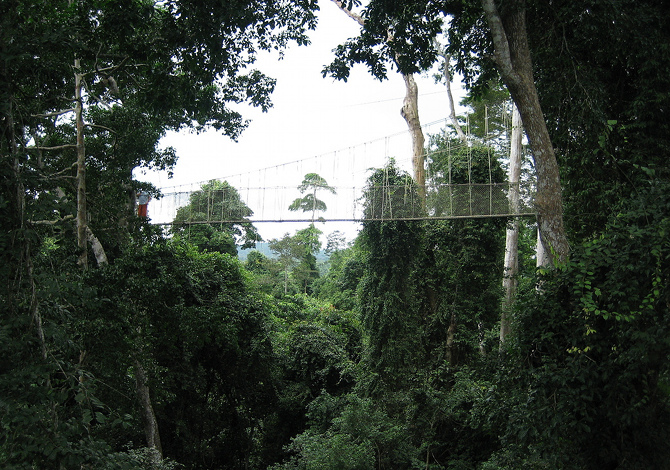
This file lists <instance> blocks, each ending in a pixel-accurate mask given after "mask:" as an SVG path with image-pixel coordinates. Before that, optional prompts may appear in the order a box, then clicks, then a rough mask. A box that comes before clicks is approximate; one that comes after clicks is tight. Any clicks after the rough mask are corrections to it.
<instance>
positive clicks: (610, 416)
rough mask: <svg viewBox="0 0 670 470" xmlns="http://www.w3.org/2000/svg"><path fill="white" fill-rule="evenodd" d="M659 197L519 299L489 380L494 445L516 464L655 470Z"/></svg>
mask: <svg viewBox="0 0 670 470" xmlns="http://www.w3.org/2000/svg"><path fill="white" fill-rule="evenodd" d="M667 190H668V185H667V183H661V182H658V181H655V182H652V183H651V184H650V185H649V186H648V187H647V188H646V189H645V190H644V191H643V192H642V191H641V194H640V196H639V198H637V199H635V200H633V201H631V202H630V203H629V204H627V205H626V207H625V208H622V211H621V212H620V213H619V214H618V215H617V216H615V217H612V218H611V219H610V222H609V224H608V226H607V229H606V230H605V231H603V232H602V234H600V235H599V236H597V237H595V238H594V239H592V240H590V241H588V242H585V243H584V244H583V245H582V246H580V247H575V250H574V255H573V256H572V259H571V261H570V263H569V264H568V265H567V266H564V267H563V268H562V269H560V270H558V271H556V272H549V273H546V274H545V275H544V276H543V277H542V279H541V290H539V291H537V292H536V293H533V292H529V293H528V295H527V297H528V298H527V300H526V301H525V302H524V303H523V304H522V307H521V308H520V310H519V313H518V314H517V315H518V320H517V321H518V325H517V326H516V331H518V332H519V334H518V338H517V341H518V343H517V345H516V346H515V348H514V350H512V351H511V352H513V353H514V354H512V356H511V358H510V362H509V363H508V365H507V368H506V371H505V373H504V374H502V375H501V376H500V384H501V386H502V387H505V388H506V390H508V392H507V397H506V398H504V399H506V400H509V403H508V404H507V405H504V408H506V409H507V410H509V411H508V412H505V413H502V415H503V416H499V417H498V419H500V420H501V421H500V422H501V423H503V422H506V423H507V424H506V425H505V433H504V434H503V440H502V442H503V444H504V445H505V448H506V449H507V450H508V451H509V452H511V453H512V454H515V455H516V458H517V459H522V460H524V459H525V460H528V459H531V460H533V459H534V460H538V459H539V461H541V462H544V466H546V467H547V468H557V467H562V468H593V469H595V468H619V467H622V466H625V467H626V468H655V467H663V466H664V465H665V463H664V462H666V461H667V454H666V452H665V447H664V446H663V445H662V444H661V443H662V442H664V441H665V440H666V439H667V435H668V430H669V429H670V428H669V427H668V425H669V424H670V402H669V401H668V398H669V396H668V394H667V385H666V382H667V377H668V371H667V358H668V354H670V342H669V341H668V339H667V338H668V334H667V333H668V329H669V328H670V323H668V319H669V318H670V316H669V315H668V313H669V312H668V298H669V293H668V292H667V286H668V282H667V279H668V275H670V264H669V261H670V244H668V237H667V233H668V232H667V230H668V227H669V225H668V223H669V219H668V208H670V206H668V196H667V194H668V191H667ZM522 405H523V406H522ZM501 409H502V407H501ZM515 444H520V445H521V448H516V447H514V445H515ZM525 446H527V447H525ZM524 448H526V449H528V450H527V451H526V450H522V449H524ZM568 455H569V456H570V458H569V460H568V459H567V458H566V456H568ZM508 457H509V455H508Z"/></svg>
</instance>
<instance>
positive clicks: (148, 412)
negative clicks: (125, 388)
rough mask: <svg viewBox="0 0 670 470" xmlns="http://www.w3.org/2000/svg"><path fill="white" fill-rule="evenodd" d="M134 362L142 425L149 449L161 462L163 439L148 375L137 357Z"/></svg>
mask: <svg viewBox="0 0 670 470" xmlns="http://www.w3.org/2000/svg"><path fill="white" fill-rule="evenodd" d="M134 362H135V364H134V365H135V387H136V392H137V399H138V400H139V404H140V413H141V414H142V423H143V424H144V436H145V438H146V441H147V447H149V448H150V449H153V450H154V451H155V452H156V453H157V457H158V460H161V459H162V458H163V448H162V447H161V438H160V435H159V433H158V423H157V421H156V415H155V414H154V408H153V406H152V405H151V395H150V394H149V386H148V385H147V374H146V372H145V371H144V367H143V366H142V363H141V362H140V360H139V359H138V358H137V357H136V358H135V360H134Z"/></svg>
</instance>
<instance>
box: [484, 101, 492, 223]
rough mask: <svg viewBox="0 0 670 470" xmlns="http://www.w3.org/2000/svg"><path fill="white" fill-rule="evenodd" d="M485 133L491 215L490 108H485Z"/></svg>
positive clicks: (490, 210) (490, 212)
mask: <svg viewBox="0 0 670 470" xmlns="http://www.w3.org/2000/svg"><path fill="white" fill-rule="evenodd" d="M484 126H485V128H484V132H485V133H486V134H485V136H486V137H485V138H484V142H485V143H486V154H487V156H488V160H489V214H493V177H492V174H491V143H490V141H489V107H488V106H485V107H484Z"/></svg>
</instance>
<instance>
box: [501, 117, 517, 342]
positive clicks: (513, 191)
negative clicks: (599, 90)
mask: <svg viewBox="0 0 670 470" xmlns="http://www.w3.org/2000/svg"><path fill="white" fill-rule="evenodd" d="M521 126H522V124H521V116H520V115H519V110H518V109H517V107H516V106H514V105H512V137H511V139H510V156H509V185H510V192H509V205H510V211H511V212H512V213H513V214H518V213H519V180H520V177H521V131H522V129H521ZM518 273H519V219H518V218H517V217H514V218H513V219H512V221H511V223H510V225H508V227H507V233H506V236H505V273H504V277H503V289H504V291H505V294H504V295H505V297H504V298H503V305H502V312H501V316H500V347H501V348H502V345H503V343H504V342H505V337H506V336H507V335H508V334H509V333H510V331H511V325H510V314H511V311H512V304H513V303H514V299H515V297H516V288H517V282H518V280H517V275H518Z"/></svg>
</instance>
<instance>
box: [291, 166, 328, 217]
mask: <svg viewBox="0 0 670 470" xmlns="http://www.w3.org/2000/svg"><path fill="white" fill-rule="evenodd" d="M298 190H300V194H305V193H306V192H308V191H309V192H308V193H307V194H305V195H304V196H303V197H301V198H298V199H295V200H294V201H293V202H292V203H291V205H290V206H289V207H288V209H289V210H290V211H298V210H301V211H303V212H311V213H312V221H314V218H315V215H316V212H317V211H319V212H322V211H325V210H326V209H327V208H328V207H327V206H326V203H325V202H323V201H322V200H321V199H318V198H317V197H316V193H317V192H318V191H328V192H330V193H331V194H337V192H336V191H335V188H333V187H332V186H328V182H327V181H326V180H325V179H324V178H322V177H321V176H319V175H317V174H316V173H307V174H306V175H305V178H304V179H303V180H302V183H301V184H300V186H298Z"/></svg>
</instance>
